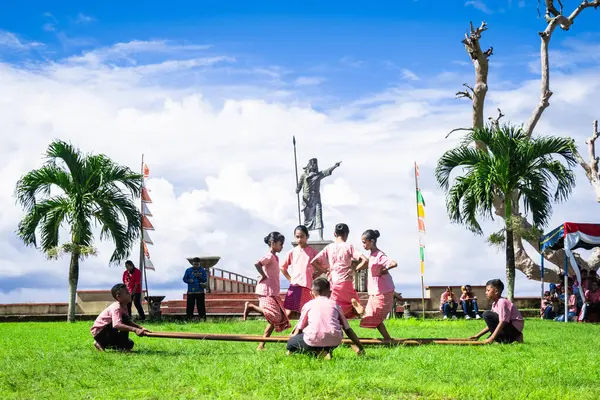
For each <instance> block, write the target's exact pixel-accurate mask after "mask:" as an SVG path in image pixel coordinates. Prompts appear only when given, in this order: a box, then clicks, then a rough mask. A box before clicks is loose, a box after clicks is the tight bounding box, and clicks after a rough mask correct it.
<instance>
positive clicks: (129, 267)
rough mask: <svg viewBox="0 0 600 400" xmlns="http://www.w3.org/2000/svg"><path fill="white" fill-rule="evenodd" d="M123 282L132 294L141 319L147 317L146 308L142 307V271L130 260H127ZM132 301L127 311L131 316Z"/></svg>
mask: <svg viewBox="0 0 600 400" xmlns="http://www.w3.org/2000/svg"><path fill="white" fill-rule="evenodd" d="M123 284H124V285H125V286H127V290H129V293H130V294H131V299H132V300H133V304H135V309H136V310H137V312H138V315H139V317H140V320H141V321H143V320H145V319H146V314H144V308H143V307H142V273H141V272H140V270H139V269H137V268H136V267H135V265H133V262H132V261H130V260H127V261H125V271H124V272H123ZM131 303H132V302H131V301H130V302H129V303H128V304H127V311H128V312H129V315H130V316H131V315H132V314H131Z"/></svg>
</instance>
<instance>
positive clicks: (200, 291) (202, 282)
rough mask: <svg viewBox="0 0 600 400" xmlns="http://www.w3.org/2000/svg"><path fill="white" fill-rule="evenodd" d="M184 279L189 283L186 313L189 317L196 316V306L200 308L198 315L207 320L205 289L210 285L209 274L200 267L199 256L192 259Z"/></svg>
mask: <svg viewBox="0 0 600 400" xmlns="http://www.w3.org/2000/svg"><path fill="white" fill-rule="evenodd" d="M183 281H184V282H185V283H187V284H188V291H187V304H186V308H185V313H186V315H187V318H188V319H191V318H192V317H193V316H194V306H197V308H198V317H200V318H201V319H203V320H204V321H206V306H205V304H204V300H205V299H204V289H205V288H207V287H208V274H207V273H206V271H205V270H204V268H201V267H200V259H199V258H198V257H196V258H194V259H193V260H192V266H191V267H190V268H188V269H186V270H185V274H184V275H183Z"/></svg>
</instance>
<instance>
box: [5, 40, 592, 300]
mask: <svg viewBox="0 0 600 400" xmlns="http://www.w3.org/2000/svg"><path fill="white" fill-rule="evenodd" d="M186 46H191V47H192V48H193V49H194V51H197V52H202V51H204V49H203V48H200V46H197V45H193V44H190V45H180V44H176V43H171V42H166V41H155V42H129V43H124V44H118V45H115V46H111V47H108V48H104V49H98V50H95V51H92V52H88V53H86V54H84V55H83V56H81V57H83V58H71V59H69V60H63V61H58V62H54V63H49V64H44V65H41V66H38V67H37V68H36V69H23V68H20V67H17V66H13V65H8V64H0V87H2V88H3V96H2V97H1V98H0V106H2V110H3V112H2V113H1V114H0V126H2V127H3V130H4V131H5V132H10V134H8V135H2V136H0V157H2V160H3V163H2V165H0V175H1V176H2V179H1V180H0V276H1V277H2V279H1V280H0V281H1V282H0V292H4V293H5V294H3V295H0V300H1V301H7V299H10V298H15V299H18V300H19V301H28V300H40V299H45V300H50V299H49V298H47V295H46V293H48V296H50V297H52V299H53V300H63V301H64V300H66V298H67V291H66V289H65V288H66V286H67V285H66V284H67V278H66V277H67V264H68V261H67V260H60V261H47V260H46V259H45V258H44V257H43V256H42V255H41V254H39V253H38V252H36V251H35V249H31V248H23V246H22V245H21V244H20V243H19V242H18V240H17V239H16V238H15V235H14V231H15V229H16V226H17V224H18V221H19V218H20V217H21V215H22V211H21V210H20V209H19V208H18V207H17V206H16V205H15V199H14V198H13V196H12V193H13V190H14V184H15V182H16V181H17V179H18V178H19V177H20V176H22V175H23V174H24V173H26V172H27V171H28V170H30V169H32V168H36V167H38V166H39V165H40V164H41V163H42V158H41V155H42V154H43V152H44V150H45V148H46V146H47V144H48V143H49V142H50V141H51V140H52V139H54V138H57V137H58V138H61V139H64V140H70V141H72V142H73V143H74V144H76V145H77V146H79V147H80V148H81V149H82V150H83V151H86V152H102V153H105V154H108V155H109V156H111V157H112V158H114V159H115V160H116V161H118V162H120V163H123V164H125V165H129V166H132V167H133V168H137V167H138V166H139V161H140V160H139V158H140V156H141V154H142V153H144V154H145V157H146V161H147V163H148V164H149V165H150V168H151V179H150V180H149V182H148V187H149V189H150V190H151V193H150V194H151V196H152V199H153V201H154V202H153V203H152V204H151V205H150V208H151V210H152V212H153V215H154V216H153V218H152V223H153V224H154V226H155V228H156V231H154V232H152V234H151V235H152V238H153V240H154V243H155V245H154V246H151V247H150V252H151V256H152V260H153V262H154V265H155V266H156V268H157V271H156V272H150V273H149V276H148V279H149V284H150V287H151V290H153V291H154V292H155V293H157V292H161V293H168V294H170V295H172V296H175V297H180V294H179V293H182V292H183V289H184V288H183V283H182V282H180V280H181V274H182V273H183V269H184V268H185V267H186V266H187V265H188V264H187V261H186V260H185V258H186V257H190V256H194V255H199V256H202V255H219V256H221V257H222V260H221V261H220V263H219V264H218V266H219V267H221V268H224V269H228V270H232V271H236V272H240V273H242V274H246V275H250V276H253V275H254V272H253V269H252V263H253V261H254V260H255V259H256V258H258V257H259V256H260V255H261V254H262V253H263V252H265V251H266V247H265V246H264V244H263V243H262V238H263V237H264V236H265V235H266V234H267V233H268V232H269V231H271V230H278V231H281V232H283V233H284V234H285V235H286V236H288V239H289V238H290V237H291V233H292V232H291V229H293V227H294V226H295V224H296V223H297V208H296V196H295V193H294V188H295V175H294V162H293V152H292V143H291V142H292V141H291V137H292V135H296V138H297V142H298V160H299V164H300V165H299V166H300V167H302V166H303V165H305V163H306V161H307V160H308V159H309V158H311V157H317V158H318V159H319V164H320V166H321V167H322V168H327V167H328V166H330V165H332V164H333V163H335V162H336V161H340V160H341V161H342V165H341V166H340V168H339V169H337V170H336V171H335V172H334V174H333V176H332V177H329V178H327V179H326V180H324V181H323V186H322V195H323V201H324V217H325V236H326V237H330V236H331V234H330V231H331V228H332V226H333V225H334V224H335V223H337V222H341V221H344V222H347V223H348V224H349V225H350V228H351V237H350V240H351V241H352V243H354V244H355V245H357V246H358V245H360V233H361V232H362V231H363V230H365V229H368V228H374V229H379V230H380V231H381V232H382V237H381V239H380V240H381V242H380V244H381V247H382V248H383V249H384V250H385V251H386V252H387V253H388V254H389V255H390V256H391V257H393V258H395V259H396V260H398V261H399V263H400V268H398V270H397V271H396V272H394V278H395V280H396V282H397V284H398V286H399V288H400V291H402V292H404V294H405V295H412V296H418V295H419V291H418V287H419V282H420V279H419V276H418V268H419V267H418V247H417V246H418V245H417V235H416V217H415V199H414V180H413V179H414V178H413V174H412V166H413V162H414V161H417V162H418V163H419V166H420V171H421V177H422V180H421V187H422V188H423V190H424V194H425V197H426V201H427V210H426V213H427V216H426V224H427V229H428V234H427V238H426V240H427V242H426V244H427V254H426V257H427V261H426V277H425V281H426V284H447V283H449V284H453V285H459V284H464V283H466V282H471V283H472V284H481V283H484V282H485V281H486V280H487V279H489V278H491V277H497V276H499V277H503V276H504V261H503V257H502V254H501V253H496V251H495V250H493V249H490V248H489V247H488V246H487V245H486V244H485V238H483V237H475V236H473V235H471V234H470V233H468V232H467V231H466V230H465V229H464V228H462V227H460V226H455V225H451V224H449V223H448V219H447V216H446V211H445V206H444V199H443V195H442V193H441V192H440V191H439V190H438V189H437V188H436V185H435V181H434V178H433V169H434V168H435V164H436V162H437V159H438V158H439V156H440V154H441V153H442V152H443V151H444V150H446V149H448V148H450V147H451V146H452V145H453V144H455V143H456V142H457V140H458V135H457V136H456V137H452V138H451V139H448V140H445V139H444V136H445V134H446V133H447V132H448V131H449V130H450V129H452V128H455V127H459V126H466V125H468V123H469V121H470V114H469V111H470V110H469V107H468V105H466V104H465V103H464V102H461V101H455V100H453V96H454V90H455V89H456V85H457V84H459V83H460V82H462V80H461V81H457V82H453V83H451V84H450V83H440V82H439V81H437V82H438V83H439V84H440V86H438V87H429V88H424V89H419V88H414V87H408V86H406V87H401V88H391V89H389V90H386V91H384V92H382V93H378V94H375V95H373V96H370V97H369V98H364V99H357V100H356V101H353V102H348V104H346V105H345V106H343V107H340V108H339V109H334V110H327V111H316V110H315V109H313V108H312V107H311V106H310V105H308V104H307V103H304V102H300V101H298V97H300V95H299V94H298V93H297V92H285V91H284V90H282V88H281V87H278V86H273V87H264V85H261V86H260V87H259V86H258V85H254V84H251V83H248V84H245V85H244V86H243V88H242V89H243V90H242V89H240V87H235V88H233V89H232V86H231V85H228V84H226V83H225V84H223V85H221V86H219V85H215V84H211V82H210V80H209V79H204V80H203V79H201V78H202V77H203V74H206V73H208V72H211V70H210V68H208V67H207V68H206V70H205V69H203V68H198V69H197V70H196V69H195V67H197V64H193V62H192V64H186V62H188V63H189V62H190V60H191V59H193V58H190V57H189V56H184V55H183V54H182V53H185V51H183V50H184V49H185V48H186ZM194 46H196V47H194ZM139 52H144V54H147V53H148V52H153V53H154V54H157V53H160V54H164V55H167V56H165V57H164V58H160V59H159V60H157V61H154V62H146V63H143V64H141V63H140V62H139V60H138V58H137V57H136V54H138V53H139ZM86 57H87V58H86ZM123 57H125V58H129V59H130V60H129V63H128V65H127V66H126V67H115V66H114V65H112V64H111V63H113V62H114V60H115V59H119V58H123ZM210 57H215V58H214V59H213V61H215V62H216V61H218V62H221V60H217V59H218V57H227V56H223V55H212V54H211V55H206V57H201V56H199V57H198V60H202V59H204V60H206V59H208V58H210ZM223 60H224V61H226V60H225V58H224V59H223ZM197 62H200V61H197ZM165 63H166V64H165ZM212 64H214V63H210V62H207V63H206V65H209V66H210V65H212ZM175 66H177V68H175ZM256 69H260V70H263V71H269V72H270V73H271V74H272V75H269V74H265V75H264V76H265V77H266V78H267V79H275V80H276V79H283V78H284V77H285V75H286V72H287V71H286V70H284V69H282V68H279V67H273V66H267V67H256ZM190 70H194V71H195V72H194V74H195V75H194V77H195V78H197V80H190V81H189V83H188V84H187V85H185V87H181V86H180V85H173V84H172V82H171V81H170V80H169V79H165V78H166V77H169V78H171V77H173V76H181V75H183V76H184V77H185V78H186V79H187V78H188V77H189V76H190V75H189V74H188V73H189V71H190ZM159 71H170V72H173V73H172V74H159V73H156V72H159ZM224 71H226V70H224ZM220 77H221V78H222V76H220ZM423 80H424V79H423ZM148 81H150V82H151V84H150V83H149V82H148ZM582 82H585V84H583V83H582ZM446 86H448V87H446ZM599 88H600V73H598V72H596V71H594V70H588V71H587V72H581V73H580V74H579V75H577V76H571V75H555V76H553V79H552V89H553V91H554V93H555V95H554V96H553V97H552V106H551V108H550V109H549V110H548V112H547V113H546V114H545V115H544V118H543V119H542V121H541V123H540V127H539V130H540V131H541V132H550V133H553V134H558V135H570V134H573V135H574V137H575V138H576V140H577V141H578V143H580V144H583V141H584V140H585V137H586V136H588V135H589V132H588V131H589V123H590V121H591V120H592V119H593V118H594V117H596V118H597V115H595V114H597V112H598V111H597V108H595V106H594V104H595V102H594V99H595V93H597V91H598V89H599ZM538 90H539V88H538V87H537V83H536V82H535V81H531V82H524V84H523V85H520V86H519V87H518V88H517V89H512V88H500V89H499V90H492V91H490V93H489V99H490V102H489V103H488V110H494V109H495V107H497V106H500V107H501V108H502V110H503V111H504V112H505V113H506V114H507V119H510V120H512V121H514V122H517V121H524V120H526V119H527V117H528V116H529V115H528V113H529V111H530V110H531V109H532V107H533V106H534V105H535V104H536V102H537V99H538V97H539V93H538ZM578 182H579V186H578V188H577V191H576V192H575V193H574V195H573V200H572V201H571V202H570V203H569V204H567V205H559V206H557V207H556V212H555V216H554V218H553V224H552V225H555V224H558V223H560V222H561V221H563V220H565V219H569V220H586V219H587V216H588V215H589V209H590V208H591V207H595V206H597V204H596V203H595V202H594V201H593V199H594V198H593V193H592V191H591V189H590V187H589V185H588V184H587V182H586V180H585V178H584V177H583V174H582V173H581V172H580V171H578ZM485 227H486V228H487V231H488V232H491V231H493V230H496V229H497V227H498V223H495V222H488V223H486V224H485ZM97 247H98V249H99V256H98V258H96V259H91V260H86V261H85V262H84V263H83V264H82V267H81V281H80V287H81V288H106V287H109V286H110V285H111V284H113V283H115V282H118V281H119V279H120V276H121V269H119V268H109V267H108V266H107V264H108V259H109V258H110V254H111V252H112V247H111V245H110V243H98V244H97ZM289 248H290V245H289V240H288V244H287V245H286V250H287V249H289ZM132 259H134V260H136V259H137V250H136V251H134V254H133V255H132ZM41 277H42V278H41ZM518 279H519V280H518V284H517V293H519V294H523V293H528V294H535V293H537V290H538V288H539V284H538V283H535V282H534V283H531V282H529V283H528V282H525V281H524V279H523V278H522V276H519V278H518ZM36 288H37V289H38V290H36ZM40 288H43V289H40ZM403 288H404V289H403ZM7 293H8V294H7ZM53 296H55V297H56V298H54V297H53Z"/></svg>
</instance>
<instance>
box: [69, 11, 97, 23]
mask: <svg viewBox="0 0 600 400" xmlns="http://www.w3.org/2000/svg"><path fill="white" fill-rule="evenodd" d="M95 20H96V19H95V18H94V17H91V16H89V15H85V14H84V13H81V12H80V13H78V14H77V17H76V18H75V21H74V22H75V23H76V24H78V25H81V24H89V23H90V22H93V21H95Z"/></svg>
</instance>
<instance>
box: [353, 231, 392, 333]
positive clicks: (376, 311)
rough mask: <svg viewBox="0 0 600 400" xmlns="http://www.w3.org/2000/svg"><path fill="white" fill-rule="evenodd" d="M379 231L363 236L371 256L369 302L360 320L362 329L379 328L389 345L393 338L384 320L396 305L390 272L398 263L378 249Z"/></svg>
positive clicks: (364, 243) (368, 285) (368, 232)
mask: <svg viewBox="0 0 600 400" xmlns="http://www.w3.org/2000/svg"><path fill="white" fill-rule="evenodd" d="M377 238H379V231H377V230H372V229H369V230H366V231H365V233H363V235H362V243H363V247H364V248H365V250H368V251H369V252H370V255H369V266H368V269H369V277H368V280H367V291H368V292H369V301H368V302H367V307H366V308H365V313H364V315H363V317H362V319H361V320H360V327H361V328H371V329H374V328H377V330H378V331H379V333H381V336H383V341H384V342H385V343H389V342H390V341H391V340H392V338H391V337H390V334H389V333H388V331H387V329H386V328H385V325H384V324H383V320H384V319H385V317H386V316H387V315H388V314H389V313H390V312H391V311H392V307H393V305H394V280H393V279H392V276H391V275H390V274H389V272H388V271H389V270H390V269H392V268H396V267H397V266H398V263H397V262H396V261H393V260H390V259H389V258H388V257H387V256H386V255H385V253H384V252H383V251H381V250H379V248H378V247H377Z"/></svg>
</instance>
